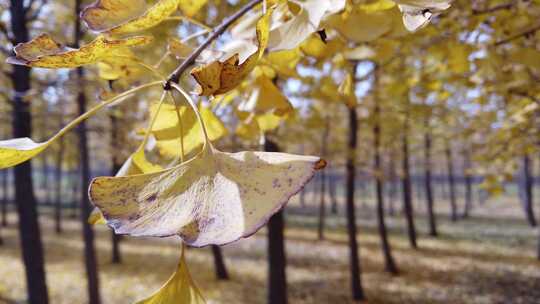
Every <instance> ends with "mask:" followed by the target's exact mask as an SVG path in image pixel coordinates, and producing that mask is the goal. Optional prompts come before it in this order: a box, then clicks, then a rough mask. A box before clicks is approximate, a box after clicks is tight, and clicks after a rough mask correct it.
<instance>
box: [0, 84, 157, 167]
mask: <svg viewBox="0 0 540 304" xmlns="http://www.w3.org/2000/svg"><path fill="white" fill-rule="evenodd" d="M158 84H162V83H161V82H159V81H158V82H151V83H147V84H144V85H141V86H139V87H136V88H133V89H130V90H128V91H125V92H123V93H121V94H118V95H116V96H115V97H113V98H111V99H109V100H106V101H103V102H101V103H100V104H98V105H96V106H95V107H93V108H92V109H90V110H89V111H88V112H86V113H84V114H82V115H81V116H79V117H77V118H76V119H75V120H73V121H71V122H70V123H69V124H68V125H66V126H65V127H64V128H62V130H60V131H59V132H58V133H56V134H55V135H54V136H53V137H51V138H50V139H49V140H47V141H45V142H41V143H36V142H34V141H33V140H32V139H30V138H27V137H24V138H14V139H8V140H0V169H4V168H9V167H13V166H16V165H18V164H20V163H23V162H25V161H27V160H29V159H31V158H33V157H35V156H36V155H38V154H39V153H41V152H42V151H43V150H45V149H46V148H47V147H49V146H50V145H51V144H52V143H54V142H55V141H56V140H57V139H59V138H60V137H61V136H63V135H64V134H65V133H67V132H68V131H70V130H71V129H73V128H74V127H76V126H77V125H78V124H79V123H80V122H81V121H84V120H85V119H87V118H88V117H90V116H92V115H94V114H95V113H96V112H98V111H99V110H101V109H102V108H103V107H106V106H107V105H110V104H112V103H114V102H115V101H117V100H119V99H123V98H125V97H126V96H129V95H131V94H133V93H134V92H137V91H139V90H141V89H144V88H148V87H152V86H155V85H158Z"/></svg>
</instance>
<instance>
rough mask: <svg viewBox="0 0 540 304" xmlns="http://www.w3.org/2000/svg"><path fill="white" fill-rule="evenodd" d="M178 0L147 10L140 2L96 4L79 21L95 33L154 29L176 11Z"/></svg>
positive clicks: (104, 0) (103, 1) (161, 0)
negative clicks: (82, 21)
mask: <svg viewBox="0 0 540 304" xmlns="http://www.w3.org/2000/svg"><path fill="white" fill-rule="evenodd" d="M178 3H179V0H159V1H157V2H156V3H155V4H154V5H153V6H150V7H146V2H145V1H141V0H136V1H131V0H98V1H96V2H94V3H93V4H91V5H89V6H87V7H86V8H85V9H84V10H83V11H82V13H81V18H82V20H84V21H85V22H86V25H87V26H88V28H90V29H91V30H93V31H96V32H100V33H102V32H107V33H109V34H125V33H132V32H137V31H142V30H145V29H148V28H151V27H154V26H156V25H158V24H159V23H161V22H162V21H163V20H165V18H167V17H169V16H170V15H171V14H172V13H174V12H175V11H176V9H177V8H178Z"/></svg>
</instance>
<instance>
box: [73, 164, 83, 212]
mask: <svg viewBox="0 0 540 304" xmlns="http://www.w3.org/2000/svg"><path fill="white" fill-rule="evenodd" d="M77 161H78V162H80V160H77ZM80 170H81V168H80V164H78V165H77V168H76V169H75V170H73V172H72V173H71V175H72V176H71V180H72V181H73V183H72V185H71V199H72V202H71V218H73V219H76V218H77V214H78V210H79V201H80V198H79V196H80V195H79V194H81V182H80V181H81V178H80V176H81V171H80Z"/></svg>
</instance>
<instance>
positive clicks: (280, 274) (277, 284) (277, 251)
mask: <svg viewBox="0 0 540 304" xmlns="http://www.w3.org/2000/svg"><path fill="white" fill-rule="evenodd" d="M264 151H267V152H279V147H278V145H277V144H276V143H274V142H273V141H270V140H268V139H265V141H264ZM284 229H285V221H284V216H283V210H282V211H279V212H278V213H276V214H274V215H273V216H272V217H271V218H270V220H269V221H268V303H269V304H286V303H287V275H286V272H285V270H286V266H287V262H286V261H287V259H286V256H285V237H284Z"/></svg>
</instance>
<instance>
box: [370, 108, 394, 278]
mask: <svg viewBox="0 0 540 304" xmlns="http://www.w3.org/2000/svg"><path fill="white" fill-rule="evenodd" d="M380 112H381V109H380V107H379V103H378V102H377V101H375V110H374V112H373V114H374V118H375V124H374V125H373V139H374V144H373V145H374V147H373V148H374V149H375V155H374V168H373V169H374V170H373V171H374V172H375V187H376V193H377V223H378V227H379V237H380V238H381V249H382V252H383V256H384V265H385V267H384V268H385V270H386V271H388V272H390V273H392V274H394V275H397V274H398V273H399V271H398V268H397V266H396V263H395V262H394V258H393V256H392V248H391V247H390V243H389V242H388V233H387V231H386V223H385V219H384V217H385V214H384V194H383V191H384V190H383V189H384V185H383V176H382V174H383V169H382V165H381V147H380V146H381V126H380V123H381V122H380Z"/></svg>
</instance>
